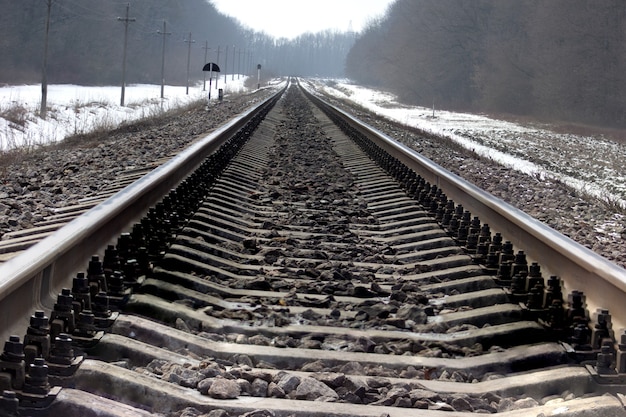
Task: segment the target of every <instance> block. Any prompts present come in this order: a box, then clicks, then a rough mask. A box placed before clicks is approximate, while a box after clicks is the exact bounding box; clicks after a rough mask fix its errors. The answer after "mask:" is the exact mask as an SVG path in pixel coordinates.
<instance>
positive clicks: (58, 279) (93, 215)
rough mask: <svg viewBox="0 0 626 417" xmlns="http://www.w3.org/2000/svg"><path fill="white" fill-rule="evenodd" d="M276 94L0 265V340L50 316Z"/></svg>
mask: <svg viewBox="0 0 626 417" xmlns="http://www.w3.org/2000/svg"><path fill="white" fill-rule="evenodd" d="M283 91H284V90H280V91H278V92H276V93H275V94H273V95H272V96H270V97H268V98H267V99H265V100H263V101H262V102H260V103H259V104H257V105H255V106H254V107H251V108H250V109H248V110H246V111H245V112H243V113H241V114H240V115H239V116H237V117H235V118H234V119H232V120H231V121H229V122H227V123H226V124H224V125H222V126H221V127H219V128H217V129H216V130H214V131H213V132H211V133H209V134H208V135H206V136H204V137H203V138H201V139H200V140H198V141H196V142H195V143H194V144H193V145H191V146H190V147H189V148H187V149H185V150H184V151H183V152H181V153H180V154H178V155H177V156H175V157H174V158H172V159H171V160H170V161H168V162H167V163H165V164H164V165H162V166H160V167H158V168H156V169H154V170H153V171H151V172H150V173H148V174H146V175H145V176H143V177H142V178H141V179H139V180H138V181H137V182H135V183H133V184H131V185H129V186H128V187H126V188H124V189H123V190H121V191H119V192H118V193H116V194H114V195H113V196H111V197H110V198H108V199H107V200H105V201H104V202H102V203H101V204H99V205H98V206H96V207H94V208H92V209H91V210H89V211H88V212H87V213H85V214H83V215H82V216H80V217H78V218H77V219H75V220H73V221H71V222H70V223H68V224H67V225H66V226H64V227H63V228H61V229H60V230H58V231H57V232H56V233H54V234H53V235H51V236H49V237H47V238H45V239H44V240H42V241H41V242H39V243H37V244H36V245H34V246H33V247H31V248H29V249H28V250H26V251H24V252H23V253H21V254H20V255H18V256H16V257H15V258H13V259H11V260H9V261H8V262H6V263H5V264H2V265H0V340H2V341H4V340H7V339H8V338H9V336H10V335H12V334H17V335H22V334H23V333H24V331H25V330H26V328H27V326H28V321H29V317H30V315H32V314H33V312H34V310H38V309H40V310H44V311H50V310H51V309H52V308H53V306H54V303H55V300H56V297H57V294H58V293H59V292H60V290H61V289H62V288H63V287H67V286H68V285H69V286H71V280H72V278H73V277H74V276H75V274H76V273H77V272H79V271H80V270H84V268H85V267H86V261H87V260H88V259H89V258H90V257H91V256H92V255H93V254H96V253H101V252H102V251H103V250H104V248H105V247H106V245H107V244H109V243H111V242H112V241H113V240H114V239H116V238H117V237H118V236H119V235H120V234H121V233H123V232H124V231H127V230H128V228H129V227H130V226H131V225H132V224H133V223H134V222H136V221H138V220H139V219H140V218H141V217H142V216H143V215H144V214H145V213H146V212H147V210H148V209H149V208H150V207H151V206H153V205H154V204H155V203H157V202H158V201H159V200H160V199H161V198H163V196H164V195H166V194H167V193H168V192H169V191H170V190H171V189H172V188H174V187H175V186H176V185H177V184H179V183H180V182H181V181H182V180H184V179H185V178H186V177H187V176H188V175H189V174H191V173H192V172H193V171H194V170H195V169H196V168H197V167H198V166H199V165H200V164H201V163H202V161H203V160H204V159H205V158H206V157H207V156H208V155H210V154H211V153H212V152H214V151H215V150H217V149H218V148H219V147H220V146H221V145H222V144H223V143H224V142H225V141H226V140H228V139H229V138H230V137H232V136H233V135H234V134H235V133H236V132H238V131H239V130H240V129H241V128H242V127H244V126H245V125H246V123H248V122H249V121H250V120H251V119H252V118H253V117H254V116H255V115H256V114H257V113H258V112H259V111H261V110H262V109H263V108H264V107H265V106H268V105H270V104H271V102H272V100H273V99H275V98H276V97H277V96H279V95H280V94H282V92H283Z"/></svg>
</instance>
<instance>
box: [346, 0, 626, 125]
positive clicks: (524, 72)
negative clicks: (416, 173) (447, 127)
mask: <svg viewBox="0 0 626 417" xmlns="http://www.w3.org/2000/svg"><path fill="white" fill-rule="evenodd" d="M625 14H626V7H625V4H624V1H623V0H598V1H592V0H550V1H545V0H523V1H520V0H498V1H496V0H471V1H470V0H397V1H396V2H395V3H394V4H393V5H392V6H391V7H390V8H389V9H388V12H387V15H386V16H385V17H384V18H381V19H379V20H377V21H375V22H373V23H372V24H371V25H370V26H369V27H368V28H367V29H366V30H365V31H364V33H362V34H361V36H360V37H359V38H358V39H357V40H356V43H355V45H354V47H353V48H352V49H351V51H350V53H349V55H348V58H347V63H346V73H347V76H348V77H350V78H352V79H354V80H355V81H357V82H359V83H365V84H368V85H372V86H378V87H383V88H385V89H387V90H390V91H392V92H394V93H396V94H397V95H398V96H399V97H400V98H401V99H402V100H403V101H404V102H406V103H409V104H418V105H423V106H427V107H431V106H433V105H434V106H435V107H439V108H448V109H457V110H467V111H476V112H490V113H500V114H505V113H507V114H513V115H530V116H533V117H537V118H540V119H550V120H562V121H568V122H576V123H588V124H601V125H605V126H611V127H624V126H626V25H625V23H626V22H625Z"/></svg>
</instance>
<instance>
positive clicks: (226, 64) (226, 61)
mask: <svg viewBox="0 0 626 417" xmlns="http://www.w3.org/2000/svg"><path fill="white" fill-rule="evenodd" d="M226 67H228V45H226V58H224V85H226V72H227V69H226Z"/></svg>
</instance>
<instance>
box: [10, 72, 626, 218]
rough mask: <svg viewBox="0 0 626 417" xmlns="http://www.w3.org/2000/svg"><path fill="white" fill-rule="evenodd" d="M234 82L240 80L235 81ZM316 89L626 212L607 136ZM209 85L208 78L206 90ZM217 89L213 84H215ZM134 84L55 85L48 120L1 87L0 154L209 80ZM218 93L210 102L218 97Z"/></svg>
mask: <svg viewBox="0 0 626 417" xmlns="http://www.w3.org/2000/svg"><path fill="white" fill-rule="evenodd" d="M233 78H234V79H233ZM224 81H225V80H224V75H220V77H219V84H218V87H219V88H223V89H224V93H225V94H226V95H227V94H229V93H235V92H241V91H244V90H245V86H244V82H245V77H244V76H241V77H240V76H238V75H235V76H234V77H233V76H232V74H228V75H227V76H226V83H225V82H224ZM314 82H315V84H316V86H317V88H320V89H323V90H324V91H325V92H326V93H329V94H332V95H334V96H336V97H340V98H343V99H349V100H352V101H354V102H355V103H358V104H359V105H361V106H363V107H365V108H367V109H369V110H370V111H372V112H374V113H376V114H379V115H382V116H385V117H387V118H389V119H393V120H395V121H398V122H400V123H403V124H406V125H410V126H413V127H416V128H419V129H421V130H424V131H427V132H431V133H434V134H438V135H443V136H446V137H448V138H450V139H452V140H454V141H456V142H458V143H459V144H461V145H462V146H464V147H466V148H468V149H471V150H473V151H474V152H476V153H477V154H479V155H482V156H484V157H486V158H490V159H492V160H494V161H496V162H499V163H501V164H503V165H505V166H508V167H511V168H513V169H516V170H519V171H521V172H524V173H527V174H528V175H533V176H538V177H550V178H556V179H559V180H560V181H563V182H564V183H566V184H568V185H570V186H572V187H575V188H576V189H578V190H581V191H583V192H585V193H587V194H590V195H593V196H596V197H599V198H601V199H603V200H605V201H609V202H614V203H618V204H621V205H622V206H623V207H626V176H625V170H624V161H626V145H624V144H619V143H616V142H612V141H610V140H606V139H604V138H602V137H593V138H590V137H584V136H577V135H571V134H563V133H556V132H553V131H550V130H549V129H547V128H544V127H538V126H531V125H528V126H522V125H519V124H515V123H511V122H507V121H503V120H497V119H493V118H489V117H486V116H484V115H478V114H468V113H457V112H448V111H443V110H438V109H435V110H434V116H433V109H429V108H425V107H413V106H406V105H403V104H401V103H399V102H398V101H397V99H396V97H395V96H393V95H391V94H388V93H385V92H382V91H377V90H374V89H370V88H364V87H361V86H357V85H354V84H351V83H349V82H348V81H343V80H332V81H328V80H327V81H324V80H315V81H314ZM208 86H209V82H208V80H207V82H206V87H207V88H208ZM213 88H215V83H213ZM160 89H161V87H160V86H159V85H129V86H127V87H126V91H125V102H126V106H124V107H122V106H120V105H119V102H120V95H121V88H120V87H119V86H118V87H84V86H76V85H51V86H49V88H48V108H49V110H48V117H47V119H46V120H45V121H44V120H42V119H41V118H39V116H38V112H39V106H40V100H41V87H40V86H39V85H26V86H5V87H0V150H7V149H11V148H17V147H32V146H37V145H41V144H45V143H51V142H58V141H61V140H63V139H64V138H65V137H68V136H70V135H75V134H82V133H88V132H90V131H93V130H96V129H111V128H115V127H118V126H119V125H120V124H123V123H125V122H128V121H132V120H137V119H140V118H144V117H147V116H154V115H157V114H160V113H161V112H163V111H166V110H168V109H170V108H174V107H179V106H183V105H185V104H187V103H190V102H192V101H197V100H206V99H207V96H208V94H207V91H203V83H200V84H197V85H193V86H190V88H189V94H188V95H187V94H186V87H184V86H182V87H181V86H165V98H164V99H161V98H160ZM217 95H218V94H217V91H216V90H215V89H213V92H212V93H211V102H215V101H216V100H217Z"/></svg>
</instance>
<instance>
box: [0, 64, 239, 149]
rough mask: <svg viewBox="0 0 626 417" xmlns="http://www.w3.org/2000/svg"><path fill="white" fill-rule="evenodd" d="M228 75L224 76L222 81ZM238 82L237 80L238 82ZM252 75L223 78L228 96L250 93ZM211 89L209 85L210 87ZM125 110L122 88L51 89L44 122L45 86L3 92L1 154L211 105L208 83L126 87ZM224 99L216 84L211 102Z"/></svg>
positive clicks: (0, 98)
mask: <svg viewBox="0 0 626 417" xmlns="http://www.w3.org/2000/svg"><path fill="white" fill-rule="evenodd" d="M221 77H223V75H220V78H221ZM232 78H234V79H232ZM246 78H247V77H246V76H243V75H237V74H235V76H234V77H233V76H232V74H228V75H227V82H226V83H224V81H223V79H220V82H219V89H223V91H224V94H225V95H227V94H230V93H239V92H242V91H245V90H246V87H245V80H246ZM206 88H207V89H208V88H209V82H208V80H207V82H206ZM124 96H125V100H124V102H125V106H120V98H121V87H119V86H117V87H113V86H111V87H86V86H78V85H69V84H65V85H49V86H48V96H47V97H48V98H47V104H48V105H47V108H48V111H47V117H46V120H43V119H41V118H40V117H39V108H40V106H41V85H19V86H4V87H0V151H2V150H8V149H13V148H21V147H31V146H37V145H43V144H47V143H54V142H59V141H62V140H63V139H64V138H66V137H68V136H72V135H76V134H84V133H89V132H92V131H94V130H99V129H114V128H116V127H119V126H120V125H121V124H123V123H126V122H129V121H133V120H139V119H142V118H146V117H149V116H155V115H158V114H161V113H163V112H165V111H168V110H170V109H173V108H177V107H182V106H185V105H187V104H189V103H192V102H195V101H199V100H203V99H204V100H208V91H204V83H199V84H196V85H193V86H190V87H189V94H187V88H186V87H185V86H167V85H166V86H165V88H164V98H163V99H161V86H160V85H151V84H132V85H127V86H126V88H125V94H124ZM217 99H218V90H216V89H215V85H213V90H212V92H211V102H215V101H216V100H217Z"/></svg>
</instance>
